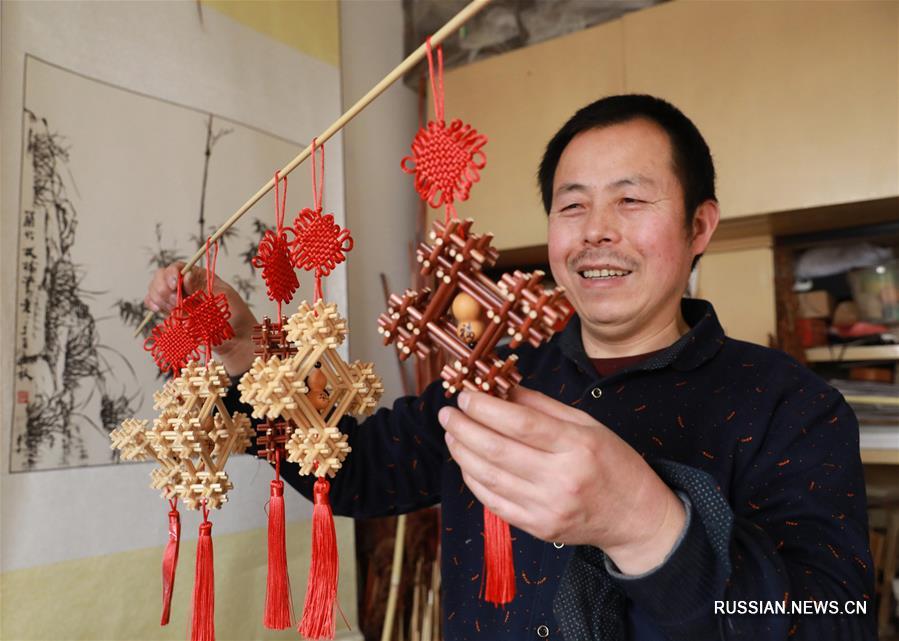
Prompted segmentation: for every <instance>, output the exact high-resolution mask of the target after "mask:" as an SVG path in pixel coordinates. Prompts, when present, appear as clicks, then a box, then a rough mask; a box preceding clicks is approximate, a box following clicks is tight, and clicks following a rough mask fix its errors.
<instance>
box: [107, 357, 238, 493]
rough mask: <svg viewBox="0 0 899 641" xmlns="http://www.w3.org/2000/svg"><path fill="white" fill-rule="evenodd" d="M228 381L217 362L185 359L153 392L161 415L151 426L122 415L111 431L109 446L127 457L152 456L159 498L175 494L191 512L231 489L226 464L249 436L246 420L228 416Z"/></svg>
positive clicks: (155, 404)
mask: <svg viewBox="0 0 899 641" xmlns="http://www.w3.org/2000/svg"><path fill="white" fill-rule="evenodd" d="M229 385H230V379H229V378H228V375H227V373H226V372H225V368H224V367H223V366H222V365H221V363H217V362H215V361H210V362H209V363H208V364H207V365H205V366H203V365H200V364H199V363H196V362H191V363H189V364H188V365H187V366H186V367H184V369H182V370H181V376H178V377H177V378H173V379H171V380H169V381H168V382H166V384H165V385H164V386H163V388H162V389H161V390H159V391H157V392H156V393H155V394H154V403H153V406H154V408H155V409H156V410H158V411H159V416H158V417H157V418H156V419H155V420H154V421H153V424H152V427H150V426H149V423H148V421H142V420H137V419H126V420H125V421H123V422H122V424H121V425H120V426H119V427H118V428H116V429H115V430H113V432H112V434H111V435H110V438H111V440H112V447H113V448H115V449H119V450H121V452H122V457H123V458H126V459H128V460H147V459H149V458H152V459H155V460H156V461H157V462H158V463H159V467H158V468H156V469H154V470H153V471H152V472H151V475H150V477H151V486H152V487H153V488H155V489H158V490H161V491H162V495H163V497H165V498H167V499H171V498H174V497H178V498H180V499H181V500H182V501H183V502H184V505H186V506H187V507H188V508H189V509H193V510H196V509H199V508H200V507H201V506H202V504H203V501H204V500H205V501H206V505H207V507H208V508H218V507H221V505H222V504H223V503H224V502H225V501H227V500H228V498H227V493H228V491H229V490H230V489H232V487H233V485H232V483H231V481H230V479H229V478H228V475H227V474H226V473H225V470H224V468H225V464H226V463H227V461H228V457H229V456H230V455H231V454H233V453H235V452H243V451H244V450H246V448H247V447H248V446H249V445H250V435H251V434H252V428H251V426H250V420H249V418H247V416H246V415H244V414H241V413H235V414H234V415H233V416H232V415H231V414H230V413H229V412H228V410H227V409H226V408H225V405H224V403H223V402H222V397H224V396H225V394H226V393H227V391H228V387H229ZM138 457H145V458H138Z"/></svg>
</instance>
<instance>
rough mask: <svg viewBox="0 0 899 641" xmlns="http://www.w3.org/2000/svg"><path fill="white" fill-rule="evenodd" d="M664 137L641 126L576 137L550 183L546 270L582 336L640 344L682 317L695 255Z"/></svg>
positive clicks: (659, 130) (643, 123)
mask: <svg viewBox="0 0 899 641" xmlns="http://www.w3.org/2000/svg"><path fill="white" fill-rule="evenodd" d="M692 236H693V234H691V233H690V231H689V230H688V229H687V227H686V222H685V216H684V195H683V189H682V187H681V184H680V181H679V180H678V178H677V176H676V175H675V173H674V167H673V164H672V156H671V143H670V142H669V139H668V135H667V134H666V133H665V131H664V130H663V129H662V128H661V127H659V126H658V125H656V124H655V123H652V122H650V121H647V120H643V119H639V120H632V121H629V122H625V123H621V124H616V125H610V126H607V127H603V128H600V129H591V130H588V131H584V132H581V133H580V134H578V135H577V136H575V138H574V139H572V141H571V142H570V143H569V144H568V146H567V147H566V148H565V150H564V151H563V152H562V157H561V158H560V160H559V164H558V167H557V168H556V173H555V177H554V180H553V198H552V208H551V210H550V215H549V232H548V244H549V262H550V267H551V269H552V273H553V276H554V277H555V279H556V282H557V283H558V284H560V285H563V286H564V287H565V289H566V291H567V295H568V298H569V300H570V301H571V302H572V304H573V305H574V307H575V309H576V310H577V312H578V314H579V316H580V317H581V319H582V322H583V323H584V325H585V329H588V331H589V330H592V332H593V333H597V332H598V333H599V334H600V335H602V336H606V337H608V338H611V339H615V338H620V339H626V338H627V337H632V336H637V335H639V333H640V332H642V331H644V329H643V328H650V327H653V326H663V321H668V322H670V321H671V320H673V319H674V318H675V315H677V314H678V313H679V301H680V297H681V295H682V293H683V291H684V288H685V286H686V283H687V279H688V277H689V274H690V265H691V262H692V260H693V256H694V255H695V253H699V252H701V251H702V250H703V249H704V248H705V243H703V244H702V247H701V248H698V251H695V250H696V249H697V248H696V247H695V245H696V243H695V242H691V237H692Z"/></svg>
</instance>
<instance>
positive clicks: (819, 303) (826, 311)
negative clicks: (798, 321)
mask: <svg viewBox="0 0 899 641" xmlns="http://www.w3.org/2000/svg"><path fill="white" fill-rule="evenodd" d="M798 298H799V318H830V315H831V314H832V313H833V296H831V295H830V292H828V291H826V290H823V289H819V290H816V291H813V292H803V293H801V294H799V297H798Z"/></svg>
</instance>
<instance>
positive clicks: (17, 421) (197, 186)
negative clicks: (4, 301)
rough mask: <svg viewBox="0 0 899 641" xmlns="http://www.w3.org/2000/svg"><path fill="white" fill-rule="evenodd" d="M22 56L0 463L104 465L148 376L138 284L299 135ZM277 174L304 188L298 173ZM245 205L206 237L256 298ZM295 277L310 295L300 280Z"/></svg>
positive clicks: (184, 250)
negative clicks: (12, 337) (14, 254)
mask: <svg viewBox="0 0 899 641" xmlns="http://www.w3.org/2000/svg"><path fill="white" fill-rule="evenodd" d="M25 64H26V69H25V99H24V105H23V110H22V114H23V127H22V131H23V140H22V143H21V144H22V147H21V165H22V182H21V185H20V207H19V212H18V215H19V239H18V272H17V279H16V321H15V322H16V346H15V360H14V367H15V396H14V409H13V425H12V430H11V436H10V439H11V440H10V442H9V452H10V458H9V470H10V472H27V471H36V470H43V469H57V468H71V467H82V466H89V465H106V464H111V463H116V462H118V461H117V458H116V456H117V455H116V453H115V452H112V451H110V448H109V432H110V431H111V430H112V429H114V428H115V427H116V426H117V425H118V424H119V423H120V422H121V421H122V420H123V419H124V418H126V417H128V416H135V417H139V418H151V417H152V415H153V409H152V398H150V397H149V396H148V394H147V392H146V390H152V389H155V388H157V387H159V384H160V383H159V381H158V380H157V376H158V373H157V370H156V367H155V366H154V364H153V363H152V361H150V360H149V359H148V358H147V357H146V354H145V352H144V351H143V347H142V341H141V340H136V339H135V338H133V333H134V330H135V328H136V327H137V325H138V324H139V323H140V321H141V320H142V319H143V316H144V313H145V311H146V310H145V309H144V308H143V306H142V302H143V300H142V296H143V293H144V291H145V284H146V283H147V282H148V281H149V279H150V277H151V275H152V274H153V272H154V271H155V270H156V268H157V267H158V266H160V265H165V264H168V263H170V262H172V261H174V260H178V259H182V260H184V259H186V258H189V257H190V256H191V255H192V254H193V253H194V251H196V249H197V247H198V246H199V244H200V243H202V242H203V239H205V237H206V236H207V235H208V234H210V233H211V232H212V231H213V230H214V229H215V228H216V227H217V226H218V224H219V223H220V222H221V221H222V219H223V218H224V217H225V216H226V215H227V213H228V212H230V211H233V209H234V208H235V206H236V205H237V204H240V203H242V202H243V201H244V200H245V199H246V194H247V193H251V192H252V191H254V190H255V188H256V187H257V186H258V184H259V183H261V182H264V181H265V178H266V176H267V175H268V173H269V171H270V168H271V167H273V166H280V165H281V164H283V162H284V161H285V159H288V158H291V157H292V156H293V155H294V154H295V153H296V149H297V148H298V147H299V146H300V145H299V144H298V143H295V142H291V141H288V140H284V139H281V138H278V137H276V136H274V135H271V134H268V133H265V132H263V131H260V130H257V129H254V128H252V127H249V126H246V125H243V124H240V123H237V122H234V121H231V120H227V119H224V118H221V117H218V116H215V115H213V114H209V113H204V112H201V111H197V110H194V109H189V108H186V107H182V106H179V105H175V104H172V103H170V102H167V101H164V100H160V99H157V98H153V97H149V96H146V95H141V94H137V93H134V92H131V91H127V90H125V89H121V88H118V87H114V86H111V85H109V84H107V83H103V82H99V81H96V80H93V79H90V78H87V77H84V76H82V75H79V74H76V73H73V72H71V71H68V70H65V69H63V68H60V67H57V66H54V65H51V64H48V63H46V62H43V61H41V60H39V59H36V58H33V57H27V58H26V63H25ZM291 187H292V189H294V190H295V191H294V193H293V196H294V197H296V198H297V199H298V201H302V200H304V197H305V198H306V199H308V194H306V193H304V192H305V191H308V188H306V187H305V186H301V185H300V184H299V181H298V183H297V185H296V187H294V186H293V185H291ZM271 198H272V196H271V195H269V196H267V197H266V199H264V200H263V201H262V203H261V204H260V208H259V211H262V212H268V211H271V210H272V205H273V204H272V202H270V199H271ZM252 216H253V214H251V218H250V220H249V221H248V223H249V224H244V225H242V226H239V227H235V228H232V230H231V232H230V233H229V234H227V235H226V236H225V237H224V238H223V239H222V244H221V250H222V255H221V258H223V259H224V260H220V261H219V265H220V266H221V268H220V269H219V275H220V276H221V277H222V278H223V279H225V280H226V281H228V282H231V283H233V284H234V285H235V287H236V288H237V289H238V290H239V291H240V293H241V294H242V295H243V296H244V297H245V298H247V299H248V300H249V301H250V303H251V305H252V306H253V307H254V309H257V310H259V309H264V308H265V305H266V304H267V298H266V293H265V287H264V285H262V284H261V280H260V279H259V278H258V276H257V275H256V274H255V273H254V268H253V266H252V265H251V261H252V258H253V256H254V255H255V253H256V246H257V243H258V241H259V238H260V236H261V234H262V232H263V231H264V230H265V228H266V226H267V225H270V220H269V219H268V217H265V216H262V217H261V218H260V219H257V220H253V218H252ZM302 288H303V290H304V291H302V292H301V297H302V296H307V297H311V282H310V283H303V284H302ZM306 290H308V291H306ZM154 324H155V322H154V323H150V324H149V325H148V326H147V331H149V330H150V329H152V327H153V325H154Z"/></svg>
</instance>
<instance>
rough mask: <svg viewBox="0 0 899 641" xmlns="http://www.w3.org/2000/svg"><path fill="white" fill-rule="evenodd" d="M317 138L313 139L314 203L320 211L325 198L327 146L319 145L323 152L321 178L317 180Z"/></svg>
mask: <svg viewBox="0 0 899 641" xmlns="http://www.w3.org/2000/svg"><path fill="white" fill-rule="evenodd" d="M317 142H318V141H317V139H316V138H313V139H312V203H313V206H314V208H315V211H318V212H320V211H321V210H322V201H323V200H324V199H325V146H324V145H318V150H319V151H320V152H321V154H319V157H320V158H321V160H319V162H320V163H321V178H320V179H319V180H318V181H317V180H316V179H315V150H316V144H317Z"/></svg>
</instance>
